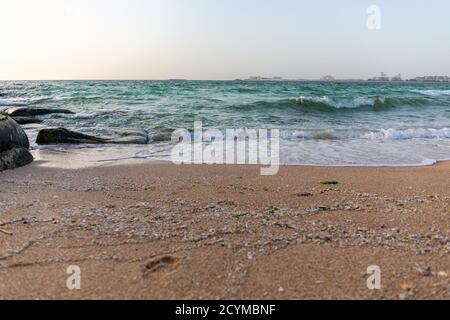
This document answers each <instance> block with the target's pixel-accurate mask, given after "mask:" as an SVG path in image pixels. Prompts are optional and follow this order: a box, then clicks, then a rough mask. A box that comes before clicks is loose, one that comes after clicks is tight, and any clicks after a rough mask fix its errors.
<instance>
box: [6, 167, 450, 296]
mask: <svg viewBox="0 0 450 320" xmlns="http://www.w3.org/2000/svg"><path fill="white" fill-rule="evenodd" d="M323 180H336V181H338V182H339V184H338V185H321V184H320V181H323ZM449 186H450V164H449V163H440V164H438V165H435V166H432V167H418V168H313V167H282V168H281V170H280V172H279V174H278V175H276V176H273V177H263V176H260V175H259V167H253V166H208V165H198V166H194V165H191V166H175V165H172V164H163V163H149V162H148V161H136V162H135V163H133V164H120V165H115V166H111V165H103V166H100V167H91V168H89V167H88V168H79V169H73V168H55V167H52V166H45V163H44V161H42V160H41V161H36V162H35V163H33V164H32V165H30V166H27V167H23V168H19V169H16V170H13V171H7V172H2V173H0V191H1V192H0V230H1V231H0V298H2V299H449V298H450V278H449V273H450V255H449V252H450V240H449V236H450V212H449V203H450V202H449V200H450V188H449ZM71 265H77V266H79V267H80V270H81V289H80V290H69V289H68V288H67V285H66V281H67V278H68V277H69V275H68V274H67V273H66V271H67V268H68V267H69V266H71ZM372 265H377V266H379V267H380V269H381V289H380V290H369V289H368V288H367V285H366V282H367V278H368V277H369V275H368V274H367V268H368V267H369V266H372Z"/></svg>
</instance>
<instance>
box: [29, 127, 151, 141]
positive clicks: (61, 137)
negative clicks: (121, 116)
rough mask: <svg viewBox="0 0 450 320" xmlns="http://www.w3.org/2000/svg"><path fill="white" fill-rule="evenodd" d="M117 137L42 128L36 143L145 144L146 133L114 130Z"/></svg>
mask: <svg viewBox="0 0 450 320" xmlns="http://www.w3.org/2000/svg"><path fill="white" fill-rule="evenodd" d="M115 133H116V134H117V135H118V137H113V138H108V137H96V136H92V135H87V134H83V133H80V132H76V131H71V130H68V129H65V128H55V129H42V130H41V131H39V133H38V136H37V139H36V143H37V144H40V145H46V144H147V143H148V140H149V139H148V134H147V133H146V132H145V131H123V132H121V131H116V132H115Z"/></svg>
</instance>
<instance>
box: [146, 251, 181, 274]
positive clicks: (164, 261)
mask: <svg viewBox="0 0 450 320" xmlns="http://www.w3.org/2000/svg"><path fill="white" fill-rule="evenodd" d="M175 262H176V259H175V258H174V257H171V256H164V257H162V258H158V259H154V260H150V261H148V262H146V263H145V265H144V277H145V276H148V275H150V274H151V273H155V272H158V271H160V270H162V269H165V268H168V267H170V266H172V265H174V264H175Z"/></svg>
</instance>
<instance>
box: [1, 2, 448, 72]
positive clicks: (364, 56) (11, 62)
mask: <svg viewBox="0 0 450 320" xmlns="http://www.w3.org/2000/svg"><path fill="white" fill-rule="evenodd" d="M373 4H375V5H378V6H379V7H380V8H381V29H380V30H369V29H368V28H367V19H368V17H369V15H368V14H367V12H366V11H367V8H368V7H369V6H370V5H373ZM449 16H450V1H448V0H427V1H425V0H417V1H414V0H371V1H366V0H340V1H336V0H309V1H304V0H38V1H36V0H0V79H167V78H189V79H234V78H246V77H248V76H250V75H262V76H283V77H285V78H318V77H321V76H323V75H326V74H331V75H334V76H335V77H339V78H367V77H369V76H372V75H375V74H379V72H380V71H384V72H386V73H390V74H394V73H399V72H401V73H402V74H403V75H404V76H405V77H413V76H417V75H423V74H446V75H450V18H449Z"/></svg>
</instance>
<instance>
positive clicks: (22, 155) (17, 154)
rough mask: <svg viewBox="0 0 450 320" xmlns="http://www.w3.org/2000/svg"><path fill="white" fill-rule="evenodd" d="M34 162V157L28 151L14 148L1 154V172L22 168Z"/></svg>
mask: <svg viewBox="0 0 450 320" xmlns="http://www.w3.org/2000/svg"><path fill="white" fill-rule="evenodd" d="M31 162H33V156H32V155H31V153H30V151H28V149H25V148H22V147H13V148H12V149H9V150H6V151H3V152H0V171H3V170H10V169H14V168H17V167H22V166H25V165H27V164H30V163H31Z"/></svg>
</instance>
